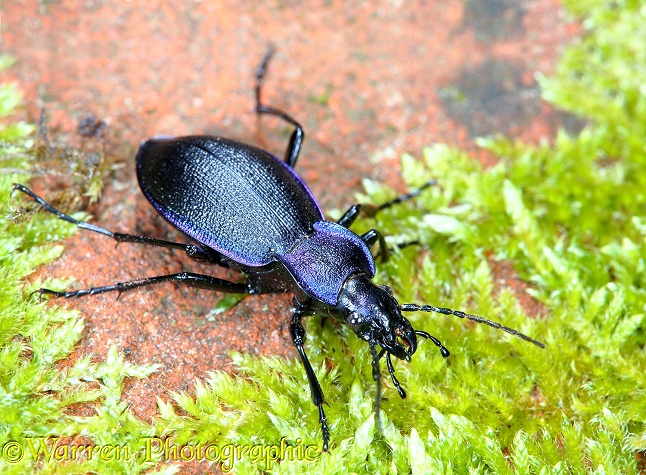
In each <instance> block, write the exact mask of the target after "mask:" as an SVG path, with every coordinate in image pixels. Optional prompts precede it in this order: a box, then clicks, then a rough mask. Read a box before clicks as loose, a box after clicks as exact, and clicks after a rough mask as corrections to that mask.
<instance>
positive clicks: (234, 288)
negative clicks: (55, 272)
mask: <svg viewBox="0 0 646 475" xmlns="http://www.w3.org/2000/svg"><path fill="white" fill-rule="evenodd" d="M162 282H179V283H182V284H186V285H189V286H191V287H196V288H200V289H208V290H214V291H216V292H224V293H230V294H247V293H249V288H248V286H247V284H246V283H236V282H230V281H228V280H224V279H218V278H216V277H212V276H210V275H204V274H194V273H193V272H180V273H178V274H168V275H158V276H155V277H144V278H143V279H135V280H129V281H127V282H117V283H116V284H112V285H106V286H103V287H92V288H90V289H81V290H70V291H67V292H59V291H56V290H51V289H38V290H36V292H34V293H38V294H39V295H40V296H41V297H42V296H43V295H44V294H45V295H51V296H53V297H54V298H60V297H65V298H66V299H69V298H73V297H83V296H84V295H97V294H103V293H105V292H114V291H116V292H119V294H121V293H122V292H126V291H128V290H132V289H136V288H138V287H145V286H148V285H154V284H161V283H162Z"/></svg>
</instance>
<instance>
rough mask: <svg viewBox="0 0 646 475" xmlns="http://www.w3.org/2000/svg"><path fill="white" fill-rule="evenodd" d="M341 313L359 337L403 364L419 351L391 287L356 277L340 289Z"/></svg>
mask: <svg viewBox="0 0 646 475" xmlns="http://www.w3.org/2000/svg"><path fill="white" fill-rule="evenodd" d="M338 310H339V311H340V313H341V314H342V315H343V316H344V318H345V323H347V324H348V325H349V326H350V328H352V330H353V331H354V332H355V333H356V334H357V336H358V337H359V338H361V339H362V340H365V341H367V342H368V343H370V344H371V345H375V344H376V345H378V346H380V347H381V348H383V349H384V350H385V351H386V352H387V353H389V354H391V355H393V356H396V357H397V358H400V359H403V360H410V357H411V356H412V355H413V353H415V350H417V336H416V334H415V329H414V328H413V326H412V325H411V323H410V322H409V321H408V320H407V319H406V318H404V317H403V316H402V314H401V310H400V308H399V303H398V302H397V300H395V298H394V297H393V294H392V291H391V290H390V288H389V287H387V286H385V285H384V286H379V285H375V284H373V283H372V282H371V281H370V279H369V278H368V277H366V276H365V275H362V274H356V275H353V276H351V277H349V278H348V279H347V280H346V282H345V284H344V285H343V287H342V289H341V293H340V294H339V304H338Z"/></svg>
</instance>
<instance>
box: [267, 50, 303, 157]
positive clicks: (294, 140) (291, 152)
mask: <svg viewBox="0 0 646 475" xmlns="http://www.w3.org/2000/svg"><path fill="white" fill-rule="evenodd" d="M273 54H274V47H273V46H270V47H269V48H268V49H267V52H266V53H265V55H264V56H263V58H262V61H261V62H260V65H259V66H258V68H257V69H256V113H257V114H269V115H275V116H277V117H280V118H281V119H283V120H285V121H287V122H289V123H290V124H292V125H293V126H294V127H295V129H294V132H292V135H291V137H290V138H289V144H288V145H287V150H285V163H287V165H289V166H290V167H291V168H294V166H295V165H296V161H297V160H298V155H299V153H300V151H301V145H303V139H304V138H305V133H304V132H303V127H302V126H301V124H299V123H298V122H297V121H296V120H295V119H294V118H292V116H290V115H289V114H286V113H285V112H283V111H281V110H280V109H276V108H274V107H270V106H267V105H264V104H263V103H262V101H261V100H260V99H261V93H262V82H263V79H264V78H265V74H266V72H267V67H268V66H269V60H270V59H271V57H272V55H273Z"/></svg>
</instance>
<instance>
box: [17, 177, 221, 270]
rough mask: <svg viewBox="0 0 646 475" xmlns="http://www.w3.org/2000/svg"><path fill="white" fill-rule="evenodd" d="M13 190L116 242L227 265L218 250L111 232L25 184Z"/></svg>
mask: <svg viewBox="0 0 646 475" xmlns="http://www.w3.org/2000/svg"><path fill="white" fill-rule="evenodd" d="M14 190H18V191H21V192H23V193H25V194H26V195H29V196H31V197H32V198H33V199H34V200H35V201H36V202H37V203H38V204H39V205H41V206H42V207H43V208H45V210H47V211H49V212H50V213H53V214H55V215H56V216H58V217H59V218H60V219H62V220H64V221H67V222H68V223H72V224H75V225H76V226H77V227H78V228H80V229H87V230H88V231H92V232H95V233H99V234H103V235H105V236H108V237H111V238H112V239H114V240H115V241H116V242H117V244H119V243H122V242H135V243H139V244H146V245H149V246H157V247H165V248H168V249H180V250H182V251H184V252H185V253H186V255H187V256H188V257H189V258H190V259H191V260H194V261H196V262H202V263H208V264H216V265H219V266H222V267H229V263H228V261H227V260H226V259H225V258H224V257H223V256H222V255H221V254H220V253H219V252H216V251H212V250H210V249H204V248H202V247H200V246H198V245H196V244H182V243H179V242H171V241H165V240H163V239H154V238H149V237H145V236H135V235H134V234H124V233H113V232H112V231H109V230H107V229H105V228H102V227H100V226H96V225H95V224H90V223H87V222H85V221H79V220H78V219H75V218H73V217H72V216H70V215H69V214H65V213H63V212H61V211H59V210H57V209H56V208H54V207H53V206H52V205H50V204H49V203H48V202H46V201H45V200H44V199H42V198H41V197H40V196H38V195H37V194H36V193H34V192H33V191H31V190H30V189H29V188H27V187H26V186H23V185H20V184H17V183H14V185H13V190H12V192H13V191H14Z"/></svg>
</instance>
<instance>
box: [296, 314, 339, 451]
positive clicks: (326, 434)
mask: <svg viewBox="0 0 646 475" xmlns="http://www.w3.org/2000/svg"><path fill="white" fill-rule="evenodd" d="M302 316H303V312H302V311H300V310H297V309H295V310H294V315H293V316H292V321H291V323H290V324H289V330H290V333H291V335H292V342H293V343H294V346H295V347H296V351H298V355H299V356H300V358H301V362H302V363H303V366H304V367H305V373H306V374H307V380H308V381H309V383H310V390H311V391H312V402H313V403H314V405H315V406H316V407H317V408H318V410H319V422H320V423H321V432H322V434H323V451H324V452H327V450H328V442H329V441H330V430H329V428H328V426H327V418H326V417H325V412H324V411H323V402H325V401H324V399H323V390H322V389H321V385H320V384H319V381H318V379H317V378H316V374H314V370H313V369H312V365H311V364H310V360H309V359H308V358H307V355H306V354H305V349H304V348H303V345H304V344H305V328H303V324H302V323H301V317H302Z"/></svg>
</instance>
